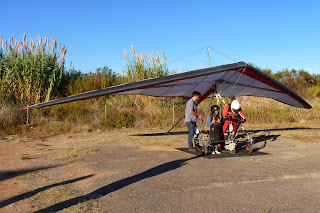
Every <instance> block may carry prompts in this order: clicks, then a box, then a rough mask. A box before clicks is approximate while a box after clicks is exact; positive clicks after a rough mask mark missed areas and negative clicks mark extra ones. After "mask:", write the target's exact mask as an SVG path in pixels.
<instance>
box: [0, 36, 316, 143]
mask: <svg viewBox="0 0 320 213" xmlns="http://www.w3.org/2000/svg"><path fill="white" fill-rule="evenodd" d="M0 44H1V49H0V90H1V91H0V134H1V133H3V134H22V135H30V136H36V137H41V136H51V135H55V134H61V133H63V134H64V133H68V132H70V131H83V130H89V131H90V130H93V129H97V128H124V127H154V126H158V127H169V126H171V125H172V123H173V116H172V109H173V107H174V110H175V121H177V120H178V119H179V118H180V117H181V116H182V115H183V114H184V107H185V103H186V101H187V100H185V99H183V98H155V97H146V96H108V97H100V98H95V99H90V100H86V101H80V102H75V103H69V104H63V105H57V106H53V107H48V108H43V109H36V110H29V112H28V113H29V115H28V125H26V123H27V114H26V113H27V111H26V110H23V111H20V110H17V109H18V108H20V107H23V106H26V105H30V104H35V103H39V102H42V101H46V100H50V99H55V98H60V97H65V96H68V95H74V94H78V93H82V92H86V91H90V90H95V89H100V88H105V87H109V86H115V85H119V84H122V83H128V82H134V81H138V80H141V79H147V78H152V77H158V76H165V75H169V74H170V73H174V71H172V72H170V71H169V70H168V67H167V65H166V56H165V54H164V53H163V52H162V53H161V54H160V53H156V54H154V53H152V54H150V55H148V54H144V53H142V52H141V53H138V52H137V51H136V49H135V48H134V46H132V47H131V49H130V50H129V52H130V54H131V55H128V52H127V51H126V50H125V51H124V57H125V59H126V68H125V69H124V70H122V73H121V74H119V73H115V72H113V71H112V70H111V69H110V68H109V67H107V66H105V67H102V68H98V69H96V70H95V71H94V72H90V73H82V72H81V71H77V70H74V69H72V70H66V69H65V66H64V62H65V54H66V48H65V47H64V46H60V47H59V48H58V45H57V41H56V40H55V39H54V38H52V39H51V43H50V42H49V39H48V38H46V37H45V38H40V37H38V38H37V41H36V42H33V41H32V40H31V39H30V40H28V39H27V38H26V35H24V38H23V41H21V42H19V41H17V40H16V39H15V38H14V37H13V38H10V40H9V43H7V42H6V41H4V40H2V38H1V36H0ZM257 68H258V67H257ZM258 69H260V68H258ZM260 70H261V71H262V72H264V73H265V74H267V75H269V76H270V77H272V78H274V79H276V80H278V81H280V82H281V83H283V84H284V85H286V86H287V87H289V88H290V89H292V90H293V91H295V92H297V93H298V94H299V95H301V96H302V97H304V98H305V99H306V100H307V101H308V102H309V103H310V104H311V105H312V106H313V109H311V110H308V111H307V110H304V109H297V108H293V107H290V106H286V105H284V104H281V103H278V102H276V101H273V100H270V99H263V98H261V99H259V98H250V97H241V98H240V99H241V102H242V104H243V108H244V109H245V110H246V114H247V117H248V120H249V121H250V123H257V124H261V123H262V122H263V123H278V124H279V123H293V122H298V123H313V124H314V123H317V124H319V123H320V117H319V114H318V113H317V112H319V110H320V100H319V99H320V75H311V74H309V73H308V72H306V71H304V70H294V69H292V70H287V69H286V70H282V71H278V72H276V73H273V72H272V71H271V70H270V69H260ZM207 102H208V100H206V101H205V104H202V105H200V106H199V110H200V111H202V112H204V111H205V110H206V107H207ZM180 125H181V126H183V125H184V124H183V122H181V123H180Z"/></svg>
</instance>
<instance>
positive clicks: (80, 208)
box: [31, 185, 99, 213]
mask: <svg viewBox="0 0 320 213" xmlns="http://www.w3.org/2000/svg"><path fill="white" fill-rule="evenodd" d="M81 195H82V193H81V191H79V190H74V189H72V188H71V187H70V186H69V185H63V186H57V187H53V188H50V189H48V190H45V191H42V192H39V193H37V194H36V195H34V196H33V197H31V201H32V206H34V209H33V211H38V210H41V209H44V208H47V207H50V206H52V205H55V204H57V203H60V202H63V201H66V200H69V199H72V198H74V197H78V196H81ZM98 202H99V200H89V201H86V202H83V203H79V204H77V205H75V206H72V207H69V208H65V209H63V210H61V211H59V212H63V213H69V212H70V213H71V212H89V211H92V210H93V209H94V208H95V206H96V205H97V204H98ZM62 208H63V206H62Z"/></svg>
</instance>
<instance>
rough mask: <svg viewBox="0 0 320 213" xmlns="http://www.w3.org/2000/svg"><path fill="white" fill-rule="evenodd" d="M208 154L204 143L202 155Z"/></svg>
mask: <svg viewBox="0 0 320 213" xmlns="http://www.w3.org/2000/svg"><path fill="white" fill-rule="evenodd" d="M207 154H208V146H206V145H204V146H203V147H202V155H207Z"/></svg>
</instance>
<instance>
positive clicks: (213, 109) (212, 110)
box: [211, 105, 220, 113]
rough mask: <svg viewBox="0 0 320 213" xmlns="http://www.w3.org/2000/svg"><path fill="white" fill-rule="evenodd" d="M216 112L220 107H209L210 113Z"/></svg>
mask: <svg viewBox="0 0 320 213" xmlns="http://www.w3.org/2000/svg"><path fill="white" fill-rule="evenodd" d="M216 110H218V111H219V110H220V107H219V106H218V105H213V106H212V107H211V112H212V113H214V112H215V111H216Z"/></svg>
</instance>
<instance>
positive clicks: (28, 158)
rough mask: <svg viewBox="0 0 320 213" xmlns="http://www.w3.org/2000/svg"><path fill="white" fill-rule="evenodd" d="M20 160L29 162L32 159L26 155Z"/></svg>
mask: <svg viewBox="0 0 320 213" xmlns="http://www.w3.org/2000/svg"><path fill="white" fill-rule="evenodd" d="M20 159H21V160H30V159H32V158H31V157H30V156H28V155H24V156H21V158H20Z"/></svg>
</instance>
